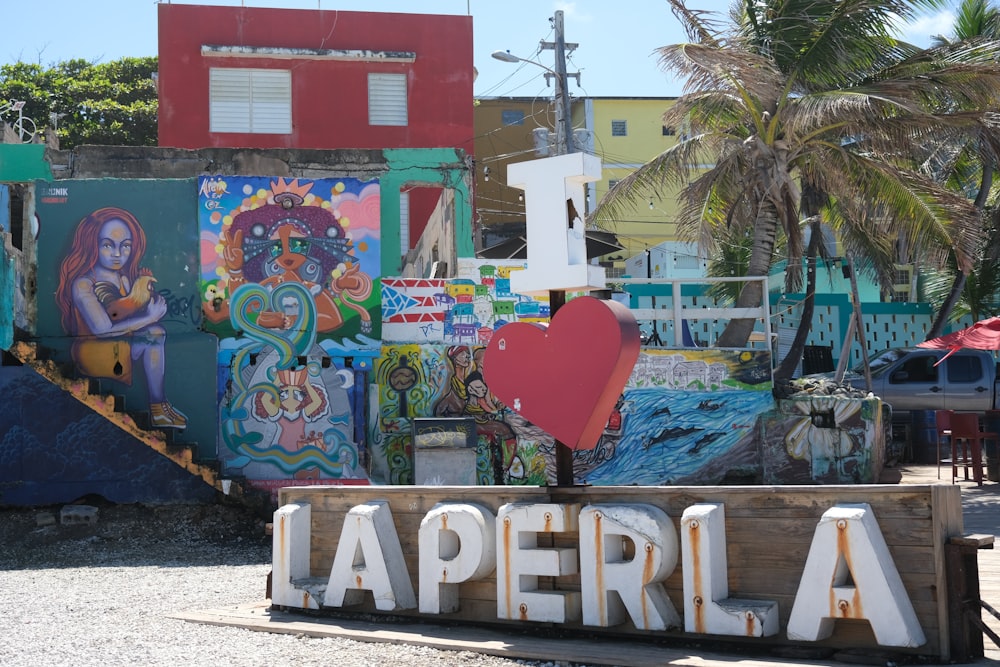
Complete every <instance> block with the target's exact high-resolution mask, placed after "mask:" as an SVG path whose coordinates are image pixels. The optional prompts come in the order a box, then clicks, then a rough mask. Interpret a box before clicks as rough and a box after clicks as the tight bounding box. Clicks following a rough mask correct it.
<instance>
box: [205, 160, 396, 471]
mask: <svg viewBox="0 0 1000 667" xmlns="http://www.w3.org/2000/svg"><path fill="white" fill-rule="evenodd" d="M198 203H199V223H200V229H201V251H202V252H201V262H202V264H201V283H200V284H201V294H202V303H201V306H202V310H203V312H204V314H205V318H206V320H207V321H208V324H207V325H206V328H208V329H209V330H210V331H214V332H216V333H217V334H218V335H219V336H220V356H219V366H218V367H219V388H220V403H221V412H220V431H221V440H222V444H223V447H220V459H221V460H222V461H223V463H224V465H225V467H226V470H227V471H229V472H234V471H239V472H240V474H242V475H244V476H246V477H247V479H249V480H253V481H255V482H257V483H256V485H257V486H259V487H268V488H270V487H271V486H274V484H271V485H270V486H269V485H268V484H267V481H268V480H271V481H272V482H274V481H281V480H287V479H289V478H291V479H293V480H296V481H297V482H298V483H318V482H319V481H320V480H327V481H329V480H339V481H341V482H348V481H355V482H357V481H363V480H365V479H366V475H365V473H364V467H365V466H364V463H365V462H364V460H363V459H364V456H365V451H364V443H363V440H364V439H365V437H364V433H365V428H364V425H363V421H364V401H365V395H366V387H367V376H368V371H370V369H371V364H372V361H371V360H372V358H373V357H374V356H375V355H376V354H377V353H378V349H379V341H378V339H377V336H378V335H380V333H381V328H380V322H379V317H378V310H379V309H378V304H379V294H378V287H377V282H378V270H379V261H380V260H379V252H380V244H379V188H378V184H377V183H372V182H362V181H358V180H356V179H327V180H306V179H296V180H289V179H282V178H276V179H270V178H253V177H225V178H223V177H217V176H216V177H202V178H201V179H199V186H198ZM359 419H360V422H361V423H359Z"/></svg>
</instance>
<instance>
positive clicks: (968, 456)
mask: <svg viewBox="0 0 1000 667" xmlns="http://www.w3.org/2000/svg"><path fill="white" fill-rule="evenodd" d="M996 437H997V434H996V433H987V432H986V431H983V430H982V429H981V428H980V426H979V415H977V414H976V413H974V412H957V413H955V414H953V415H952V417H951V483H952V484H954V483H955V478H956V477H958V468H959V466H961V467H962V468H964V470H965V479H966V480H968V479H969V468H970V467H971V468H972V478H973V479H974V480H975V481H976V484H977V485H978V486H982V485H983V440H984V439H990V438H996Z"/></svg>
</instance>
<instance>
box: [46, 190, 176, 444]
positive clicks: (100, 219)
mask: <svg viewBox="0 0 1000 667" xmlns="http://www.w3.org/2000/svg"><path fill="white" fill-rule="evenodd" d="M145 252H146V234H145V232H144V231H143V229H142V226H141V225H140V224H139V221H138V220H136V218H135V216H134V215H132V214H131V213H129V212H128V211H126V210H124V209H121V208H116V207H106V208H101V209H98V210H96V211H94V212H93V213H91V214H90V215H88V216H86V217H85V218H83V220H81V221H80V223H79V225H77V228H76V233H75V234H74V236H73V242H72V245H71V246H70V249H69V252H68V253H67V254H66V256H65V257H64V258H63V261H62V264H61V265H60V267H59V286H58V288H57V289H56V303H57V305H58V306H59V311H60V313H61V314H62V326H63V329H65V330H66V332H67V333H69V335H70V336H73V337H74V341H73V346H72V355H73V361H74V362H75V363H76V365H77V368H78V369H79V370H80V372H81V373H83V374H84V375H89V376H91V377H102V378H112V379H115V380H118V381H120V382H123V383H125V384H127V385H131V384H132V362H139V363H140V364H141V365H142V369H143V371H144V373H145V375H146V385H147V389H148V392H149V410H150V415H151V420H152V423H153V425H154V426H156V427H159V428H184V427H186V426H187V418H186V417H185V416H184V415H183V414H182V413H181V412H179V411H178V410H176V409H175V408H174V407H173V406H172V405H171V404H170V402H169V401H168V400H167V398H166V396H165V395H164V386H163V385H164V383H163V378H164V371H165V368H166V365H165V358H164V344H165V342H166V330H165V329H164V328H163V326H162V325H161V324H159V321H160V320H161V319H162V318H163V316H164V315H166V313H167V303H166V301H165V300H164V299H163V297H162V296H160V294H159V293H158V292H157V291H156V289H155V287H154V285H155V283H156V278H154V277H153V274H152V273H151V272H150V271H149V270H148V269H142V268H140V266H139V263H140V262H141V261H142V257H143V255H144V254H145Z"/></svg>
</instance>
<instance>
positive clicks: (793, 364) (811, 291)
mask: <svg viewBox="0 0 1000 667" xmlns="http://www.w3.org/2000/svg"><path fill="white" fill-rule="evenodd" d="M822 238H823V229H822V225H821V224H820V217H819V216H818V215H817V216H813V220H812V223H811V224H810V232H809V247H808V248H807V249H806V258H807V260H806V261H807V264H806V298H805V301H803V302H802V316H801V318H800V319H799V328H798V329H797V330H796V331H795V339H794V340H792V346H791V347H790V348H789V349H788V354H786V355H785V358H784V359H782V360H781V363H780V364H779V365H778V367H777V368H776V369H775V371H774V378H773V379H774V384H775V386H777V385H779V384H784V383H786V382H788V381H789V380H791V379H792V375H794V374H795V369H796V368H797V367H798V365H799V362H800V361H801V360H802V353H803V352H805V349H806V339H807V338H808V337H809V332H810V331H811V330H812V321H813V313H814V312H815V310H816V255H817V254H818V253H819V244H820V243H821V242H822Z"/></svg>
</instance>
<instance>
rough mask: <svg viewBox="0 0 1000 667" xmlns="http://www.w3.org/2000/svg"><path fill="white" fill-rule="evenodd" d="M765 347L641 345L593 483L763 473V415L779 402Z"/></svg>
mask: <svg viewBox="0 0 1000 667" xmlns="http://www.w3.org/2000/svg"><path fill="white" fill-rule="evenodd" d="M769 364H770V355H769V354H768V353H767V352H766V351H760V352H751V351H746V350H744V351H732V350H716V349H711V348H708V349H676V350H649V349H647V350H643V352H642V353H641V354H640V355H639V360H638V361H637V362H636V365H635V368H634V369H633V371H632V375H631V377H630V378H629V381H628V384H627V385H626V389H625V391H624V393H623V394H622V397H621V398H620V399H619V401H618V405H617V406H616V408H615V411H614V412H613V413H612V415H611V418H610V419H609V421H608V426H607V427H606V429H605V431H604V435H603V436H602V437H601V440H600V442H599V443H598V445H597V447H595V448H594V449H593V450H590V451H581V452H574V472H575V474H576V475H577V477H578V478H580V479H581V480H585V481H586V482H587V483H589V484H595V485H615V484H640V485H661V484H717V483H722V482H723V481H734V480H735V481H740V480H742V479H743V478H744V477H752V476H759V466H757V465H756V463H755V462H756V460H757V458H756V456H757V455H756V449H757V444H756V442H757V428H758V427H757V417H758V415H759V414H760V413H761V412H762V411H763V410H766V409H768V408H769V407H771V406H772V405H773V398H772V396H771V375H770V366H769Z"/></svg>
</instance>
